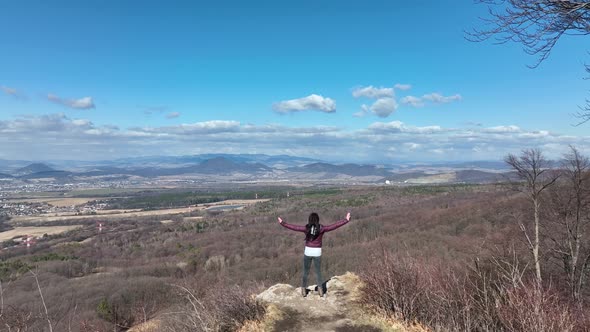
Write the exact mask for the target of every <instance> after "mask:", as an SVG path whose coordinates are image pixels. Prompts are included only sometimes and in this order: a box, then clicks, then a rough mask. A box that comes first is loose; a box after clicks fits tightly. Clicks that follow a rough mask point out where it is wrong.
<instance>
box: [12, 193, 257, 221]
mask: <svg viewBox="0 0 590 332" xmlns="http://www.w3.org/2000/svg"><path fill="white" fill-rule="evenodd" d="M266 201H268V199H258V200H256V199H252V200H243V199H242V200H225V201H220V202H215V203H207V204H197V205H195V206H190V207H183V208H175V209H158V210H149V211H141V210H140V209H129V210H121V209H116V210H99V211H97V213H96V214H72V213H56V214H49V215H47V214H43V215H37V216H17V217H14V218H12V222H13V223H17V224H23V223H25V224H45V223H48V222H64V221H72V220H94V219H97V215H99V216H100V219H101V220H109V221H112V220H117V219H130V218H137V217H159V216H171V215H180V214H191V213H193V212H198V211H202V210H206V209H207V208H209V207H224V206H231V205H251V204H256V203H262V202H266Z"/></svg>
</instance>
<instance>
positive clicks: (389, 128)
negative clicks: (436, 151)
mask: <svg viewBox="0 0 590 332" xmlns="http://www.w3.org/2000/svg"><path fill="white" fill-rule="evenodd" d="M368 129H369V130H371V131H373V132H375V133H411V134H425V133H435V132H440V131H443V129H442V128H441V127H440V126H425V127H414V126H406V125H405V124H404V123H403V122H401V121H391V122H374V123H372V124H370V125H369V127H368Z"/></svg>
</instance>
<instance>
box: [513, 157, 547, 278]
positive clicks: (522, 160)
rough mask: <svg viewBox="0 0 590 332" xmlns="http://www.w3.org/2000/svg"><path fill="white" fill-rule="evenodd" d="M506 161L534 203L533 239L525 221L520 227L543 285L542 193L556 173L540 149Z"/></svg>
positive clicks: (537, 275)
mask: <svg viewBox="0 0 590 332" xmlns="http://www.w3.org/2000/svg"><path fill="white" fill-rule="evenodd" d="M505 162H506V163H507V164H508V165H509V166H510V167H511V168H512V169H513V170H515V171H516V173H517V175H518V177H519V178H520V179H521V180H523V181H524V187H523V188H522V191H523V192H524V193H525V194H526V195H527V196H528V198H529V199H530V200H531V202H532V204H533V214H534V220H533V236H532V239H531V235H530V234H529V233H530V231H529V230H527V227H526V225H525V223H524V222H522V221H521V222H520V225H519V226H520V229H521V230H522V232H523V234H524V235H525V237H526V240H527V244H528V246H529V249H530V250H531V253H532V255H533V259H534V262H535V273H536V277H537V284H538V286H540V285H541V282H542V280H543V279H542V277H541V260H540V254H539V247H540V236H539V234H540V233H539V230H540V226H541V221H540V208H541V194H542V193H543V191H545V189H547V188H549V187H550V186H551V185H553V184H554V183H555V181H556V179H557V177H556V176H555V175H554V174H550V173H549V172H547V171H548V170H549V167H548V166H549V163H548V161H547V160H546V159H545V157H544V156H543V154H542V153H541V150H539V149H525V150H523V151H522V153H521V154H520V156H515V155H513V154H509V155H508V156H506V158H505Z"/></svg>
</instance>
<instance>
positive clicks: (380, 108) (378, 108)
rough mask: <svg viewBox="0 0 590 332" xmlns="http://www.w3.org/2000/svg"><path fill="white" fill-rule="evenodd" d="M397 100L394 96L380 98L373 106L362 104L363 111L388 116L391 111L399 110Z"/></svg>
mask: <svg viewBox="0 0 590 332" xmlns="http://www.w3.org/2000/svg"><path fill="white" fill-rule="evenodd" d="M397 107H398V105H397V102H396V101H395V99H394V98H380V99H377V100H376V101H375V102H374V103H373V104H372V105H371V106H367V105H362V106H361V108H362V110H363V112H365V113H366V112H368V111H371V112H372V113H373V114H375V115H377V116H378V117H380V118H386V117H388V116H389V115H390V114H391V113H393V112H395V110H397Z"/></svg>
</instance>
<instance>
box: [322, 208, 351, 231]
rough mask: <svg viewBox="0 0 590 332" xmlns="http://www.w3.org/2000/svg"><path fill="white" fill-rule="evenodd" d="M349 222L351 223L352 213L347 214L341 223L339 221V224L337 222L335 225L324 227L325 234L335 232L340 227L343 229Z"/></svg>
mask: <svg viewBox="0 0 590 332" xmlns="http://www.w3.org/2000/svg"><path fill="white" fill-rule="evenodd" d="M349 221H350V212H348V213H347V214H346V218H344V219H342V220H340V221H337V222H335V223H333V224H331V225H328V226H324V228H323V230H324V232H329V231H333V230H335V229H336V228H338V227H341V226H344V225H346V224H347V223H348V222H349Z"/></svg>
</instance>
